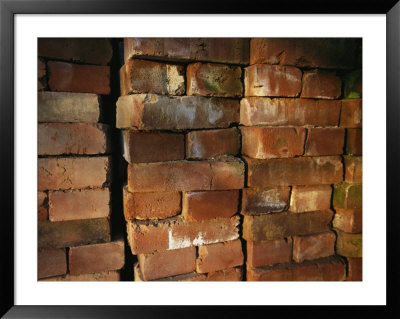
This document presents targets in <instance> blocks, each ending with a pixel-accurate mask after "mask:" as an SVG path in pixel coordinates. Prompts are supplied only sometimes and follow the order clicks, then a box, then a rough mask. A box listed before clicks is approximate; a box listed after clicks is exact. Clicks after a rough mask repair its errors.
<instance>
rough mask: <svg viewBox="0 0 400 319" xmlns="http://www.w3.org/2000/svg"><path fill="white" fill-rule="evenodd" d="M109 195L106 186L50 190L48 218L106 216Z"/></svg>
mask: <svg viewBox="0 0 400 319" xmlns="http://www.w3.org/2000/svg"><path fill="white" fill-rule="evenodd" d="M110 197H111V195H110V190H109V189H108V188H102V189H90V190H73V191H54V192H53V191H50V192H49V219H50V221H52V222H57V221H64V220H76V219H92V218H102V217H108V216H110V209H111V208H110V200H111V198H110Z"/></svg>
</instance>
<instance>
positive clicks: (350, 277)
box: [346, 257, 362, 281]
mask: <svg viewBox="0 0 400 319" xmlns="http://www.w3.org/2000/svg"><path fill="white" fill-rule="evenodd" d="M347 267H348V272H347V277H346V280H347V281H362V258H351V257H350V258H347Z"/></svg>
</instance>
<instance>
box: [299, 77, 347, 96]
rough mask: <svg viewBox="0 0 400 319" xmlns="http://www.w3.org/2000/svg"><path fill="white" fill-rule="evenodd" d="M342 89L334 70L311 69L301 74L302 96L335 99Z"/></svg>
mask: <svg viewBox="0 0 400 319" xmlns="http://www.w3.org/2000/svg"><path fill="white" fill-rule="evenodd" d="M341 91H342V82H341V80H340V78H339V77H338V76H336V72H335V71H326V70H313V71H306V72H304V74H303V89H302V91H301V97H302V98H314V99H337V98H338V97H340V95H341V93H342V92H341Z"/></svg>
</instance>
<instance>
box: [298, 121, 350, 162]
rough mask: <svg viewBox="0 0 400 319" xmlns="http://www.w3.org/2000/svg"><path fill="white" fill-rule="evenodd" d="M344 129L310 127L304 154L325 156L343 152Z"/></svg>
mask: <svg viewBox="0 0 400 319" xmlns="http://www.w3.org/2000/svg"><path fill="white" fill-rule="evenodd" d="M344 133H345V132H344V129H341V128H311V129H308V134H307V140H306V145H305V152H304V155H307V156H323V155H337V154H343V147H344Z"/></svg>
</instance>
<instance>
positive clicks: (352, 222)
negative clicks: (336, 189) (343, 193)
mask: <svg viewBox="0 0 400 319" xmlns="http://www.w3.org/2000/svg"><path fill="white" fill-rule="evenodd" d="M333 227H335V228H338V229H340V230H342V231H344V232H346V233H361V231H362V211H361V209H343V208H335V217H334V219H333Z"/></svg>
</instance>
